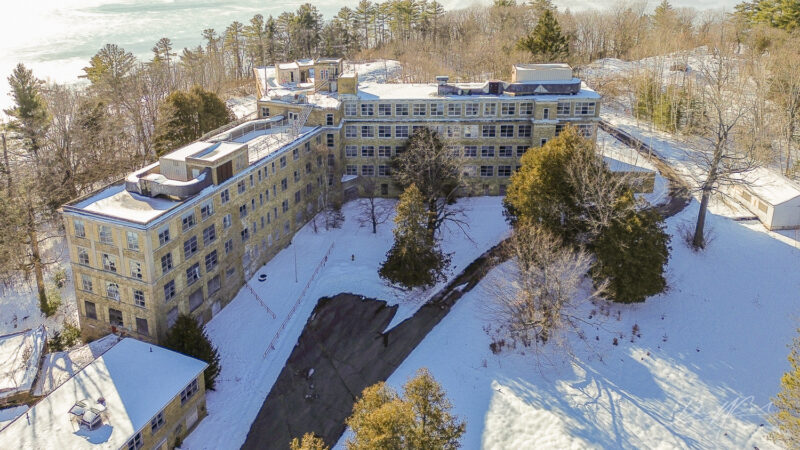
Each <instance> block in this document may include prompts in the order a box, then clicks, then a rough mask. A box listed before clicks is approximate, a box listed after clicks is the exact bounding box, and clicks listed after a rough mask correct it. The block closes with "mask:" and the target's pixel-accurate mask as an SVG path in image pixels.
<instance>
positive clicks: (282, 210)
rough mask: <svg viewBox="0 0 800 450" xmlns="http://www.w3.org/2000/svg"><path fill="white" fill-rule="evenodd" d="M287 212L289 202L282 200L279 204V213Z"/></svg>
mask: <svg viewBox="0 0 800 450" xmlns="http://www.w3.org/2000/svg"><path fill="white" fill-rule="evenodd" d="M288 210H289V200H284V201H282V202H281V212H286V211H288Z"/></svg>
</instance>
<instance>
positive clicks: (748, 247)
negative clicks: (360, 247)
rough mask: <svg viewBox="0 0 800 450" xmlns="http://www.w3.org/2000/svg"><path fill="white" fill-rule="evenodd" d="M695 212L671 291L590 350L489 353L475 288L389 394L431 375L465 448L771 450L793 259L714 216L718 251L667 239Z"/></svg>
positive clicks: (676, 255) (613, 319) (792, 324)
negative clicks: (558, 354)
mask: <svg viewBox="0 0 800 450" xmlns="http://www.w3.org/2000/svg"><path fill="white" fill-rule="evenodd" d="M697 206H698V205H697V203H696V202H692V203H691V204H690V206H689V207H687V209H686V210H684V211H683V212H682V213H680V214H678V215H677V216H675V217H673V218H671V219H669V220H668V227H669V232H670V234H672V236H673V242H672V249H673V251H672V256H671V259H670V262H669V267H668V280H669V291H668V292H666V293H665V294H662V295H659V296H656V297H653V298H650V299H648V300H647V302H646V303H644V304H640V305H633V306H623V305H612V308H611V314H610V315H609V317H608V318H607V319H606V320H605V322H604V323H603V325H602V327H601V328H602V329H599V330H598V329H593V328H590V327H587V328H586V329H584V333H585V335H586V337H587V338H588V343H587V342H583V341H579V340H578V339H577V338H575V339H573V343H572V348H573V351H574V353H575V357H574V360H572V361H559V360H558V359H557V358H553V359H548V358H537V356H536V355H535V354H533V353H532V352H531V351H530V349H525V348H521V347H518V348H517V349H515V350H506V351H504V352H502V353H500V354H497V355H495V354H493V353H492V352H491V351H490V349H489V344H490V343H491V342H492V340H491V337H490V336H489V334H487V332H486V331H485V329H486V328H487V327H490V326H491V321H490V318H489V316H488V314H487V312H486V310H485V308H484V307H482V303H483V302H484V301H485V299H486V298H487V295H488V293H487V292H486V290H485V288H483V289H482V287H485V286H486V283H485V282H484V283H482V284H481V285H479V286H478V287H476V289H474V290H473V291H472V292H470V293H469V294H467V295H465V296H464V297H463V298H462V299H461V300H459V302H458V303H457V304H456V305H455V307H454V308H453V310H452V311H451V312H450V314H449V315H448V316H447V317H445V319H444V320H443V321H442V322H441V323H440V324H439V325H438V326H437V327H436V328H435V329H434V330H433V331H432V332H431V333H430V334H429V335H428V336H427V338H426V339H425V340H424V341H423V343H422V344H421V345H420V346H419V347H417V349H415V350H414V352H413V353H411V355H410V356H409V357H408V359H406V361H405V362H404V363H403V364H402V365H401V366H400V367H399V368H398V370H397V371H396V372H395V373H394V374H393V375H392V376H391V377H390V378H389V380H388V382H389V384H391V385H393V386H395V387H396V388H399V387H400V386H401V385H402V384H403V383H404V382H405V381H406V380H407V379H408V378H409V377H410V376H412V375H413V374H414V372H415V371H416V370H417V369H418V368H420V367H427V368H429V369H430V370H431V372H432V374H433V375H434V376H435V377H436V379H437V380H439V381H440V382H441V383H442V385H443V387H444V389H445V390H446V391H447V393H448V395H449V397H450V399H451V400H452V402H453V404H454V409H455V412H456V413H457V414H458V415H460V416H461V417H462V418H464V419H466V421H467V433H466V435H465V436H464V439H463V441H462V443H463V448H465V449H477V448H487V449H512V448H514V449H517V448H709V449H710V448H751V449H752V448H754V447H757V448H759V449H765V448H772V447H773V446H772V444H771V443H769V442H768V441H767V440H766V432H767V430H766V428H767V427H766V422H765V419H764V417H763V413H764V412H766V411H768V410H769V408H770V406H769V403H770V397H772V396H773V395H775V393H776V392H777V390H778V388H779V379H780V376H781V375H782V373H783V372H784V371H785V370H786V369H788V363H787V361H786V355H787V353H788V350H787V347H786V345H787V344H788V343H789V342H790V341H791V339H792V338H793V336H794V335H795V332H794V330H795V328H796V327H797V325H798V322H797V319H798V312H800V304H798V303H797V292H798V289H799V288H800V272H798V270H797V267H798V263H800V251H798V250H797V249H796V248H793V247H792V246H790V245H787V244H786V243H784V242H780V241H778V240H775V239H773V238H771V237H770V236H769V235H768V234H767V233H765V232H763V228H761V229H758V228H756V227H752V226H748V225H745V224H740V223H737V222H735V221H732V220H730V219H728V218H725V217H721V216H717V215H710V217H709V218H708V225H709V226H710V228H711V229H713V231H714V235H715V240H714V241H713V242H712V243H711V245H710V247H709V248H708V250H706V251H705V252H703V253H699V254H698V253H693V252H692V251H690V250H689V249H688V248H687V247H686V246H685V245H684V244H683V243H682V242H681V241H680V238H679V237H677V236H676V235H675V234H676V228H677V227H678V226H679V225H680V224H681V223H682V222H684V221H691V220H693V219H694V218H695V216H696V214H697ZM495 270H496V271H499V270H502V266H501V268H498V269H495ZM587 314H588V312H587ZM617 314H619V319H617ZM634 324H636V325H638V327H639V330H640V332H639V333H640V334H641V337H634V338H632V329H633V326H634ZM596 337H597V339H599V340H595V339H596ZM614 337H616V338H618V342H619V345H617V346H614V345H613V343H612V341H613V339H614ZM762 424H765V426H762ZM340 446H341V442H340Z"/></svg>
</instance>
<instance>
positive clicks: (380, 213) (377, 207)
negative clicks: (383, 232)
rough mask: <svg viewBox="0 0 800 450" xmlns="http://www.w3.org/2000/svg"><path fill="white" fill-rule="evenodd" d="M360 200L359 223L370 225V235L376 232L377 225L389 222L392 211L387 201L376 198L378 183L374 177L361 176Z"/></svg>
mask: <svg viewBox="0 0 800 450" xmlns="http://www.w3.org/2000/svg"><path fill="white" fill-rule="evenodd" d="M359 188H360V190H361V199H359V200H358V202H359V211H360V214H359V218H358V220H359V223H360V224H361V225H367V224H369V225H371V226H372V233H373V234H375V233H377V232H378V225H380V224H382V223H385V222H386V221H387V220H389V216H390V215H391V214H392V210H393V209H394V208H393V207H392V205H391V204H390V203H389V202H388V200H386V199H383V198H381V197H379V196H378V183H377V182H376V181H375V178H374V177H364V176H362V177H361V179H360V180H359Z"/></svg>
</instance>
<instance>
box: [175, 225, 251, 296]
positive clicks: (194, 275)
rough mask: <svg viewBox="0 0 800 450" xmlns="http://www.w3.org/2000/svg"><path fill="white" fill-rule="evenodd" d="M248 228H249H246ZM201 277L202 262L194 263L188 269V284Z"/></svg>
mask: <svg viewBox="0 0 800 450" xmlns="http://www.w3.org/2000/svg"><path fill="white" fill-rule="evenodd" d="M245 230H247V228H245ZM199 279H200V263H194V264H192V266H191V267H189V268H188V269H186V285H187V286H191V285H193V284H194V282H195V281H197V280H199Z"/></svg>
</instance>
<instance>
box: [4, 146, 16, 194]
mask: <svg viewBox="0 0 800 450" xmlns="http://www.w3.org/2000/svg"><path fill="white" fill-rule="evenodd" d="M3 159H4V160H5V165H6V183H8V196H9V197H10V196H12V195H13V189H12V187H13V186H14V185H13V184H12V182H11V166H9V165H8V145H7V144H6V134H5V133H3Z"/></svg>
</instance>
